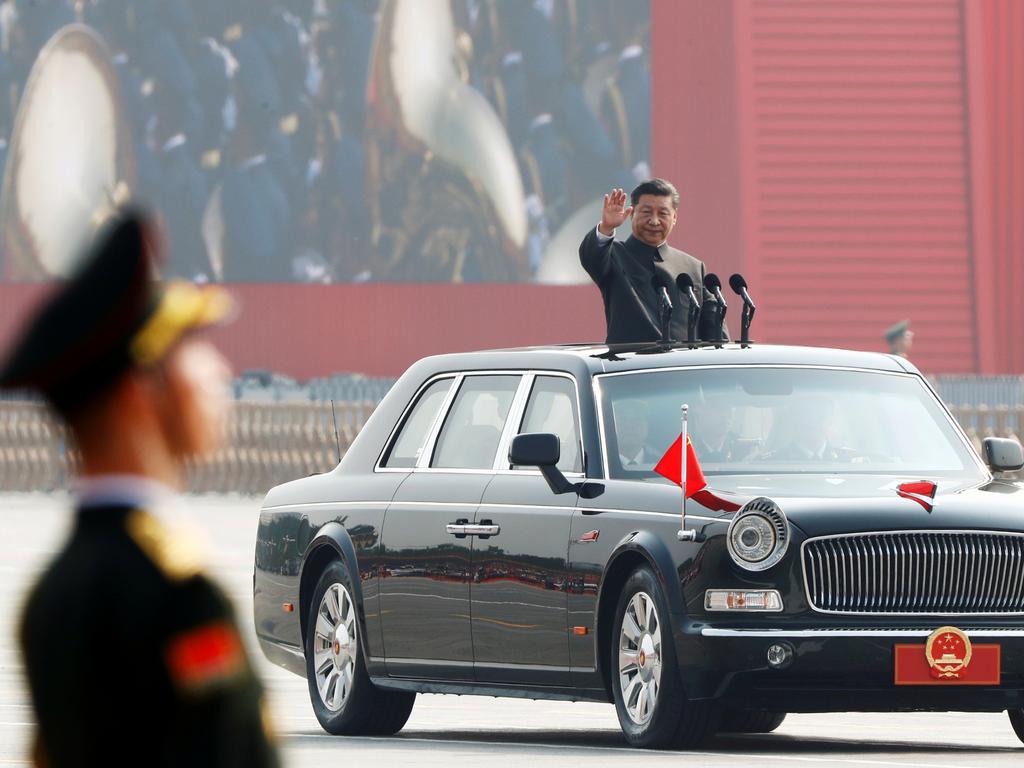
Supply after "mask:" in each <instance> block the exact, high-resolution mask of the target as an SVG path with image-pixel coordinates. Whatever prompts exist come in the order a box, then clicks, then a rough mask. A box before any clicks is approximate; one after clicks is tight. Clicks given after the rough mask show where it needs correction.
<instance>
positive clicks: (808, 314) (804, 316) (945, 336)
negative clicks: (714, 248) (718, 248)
mask: <svg viewBox="0 0 1024 768" xmlns="http://www.w3.org/2000/svg"><path fill="white" fill-rule="evenodd" d="M735 11H736V27H735V31H736V39H735V42H736V56H737V87H738V95H739V99H738V103H739V111H740V115H739V126H740V127H739V133H740V136H739V139H740V141H739V146H740V152H741V168H742V171H741V175H742V179H743V181H742V187H743V195H744V199H743V203H742V205H743V211H744V216H743V221H744V225H745V228H744V235H745V238H744V239H745V254H746V259H745V261H746V267H747V270H748V272H749V273H750V274H749V275H748V279H749V280H750V282H751V284H752V285H753V286H755V287H756V288H757V294H756V296H757V298H758V299H759V303H760V304H761V305H762V306H763V311H761V312H759V313H758V318H757V320H758V326H759V327H758V331H757V334H756V336H757V337H758V338H763V339H769V340H771V341H775V342H787V343H801V344H827V345H837V346H843V347H853V348H863V349H882V348H884V342H883V340H882V338H881V334H882V331H883V329H884V328H885V327H886V326H888V325H890V324H891V323H893V322H895V321H897V320H899V319H901V318H904V317H908V318H910V319H911V320H912V323H913V329H914V331H915V332H916V336H915V340H914V354H913V355H912V357H913V358H914V360H915V361H916V362H917V363H918V364H919V365H921V367H922V368H924V369H926V370H929V371H943V372H958V371H973V370H975V369H976V366H977V361H976V355H975V344H974V343H973V339H974V335H975V321H974V311H973V309H974V304H973V303H974V283H973V276H972V270H971V252H970V250H971V240H970V209H969V202H968V191H969V190H968V153H967V139H966V130H965V117H966V96H965V83H964V67H965V62H964V41H963V32H962V25H963V20H962V18H961V11H962V8H961V2H960V0H806V1H804V0H789V1H788V2H777V1H776V0H736V5H735Z"/></svg>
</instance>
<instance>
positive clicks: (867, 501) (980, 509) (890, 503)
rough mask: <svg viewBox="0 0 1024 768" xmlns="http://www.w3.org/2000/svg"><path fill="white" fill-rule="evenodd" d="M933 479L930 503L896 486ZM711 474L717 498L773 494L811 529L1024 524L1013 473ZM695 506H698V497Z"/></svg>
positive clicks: (1021, 495) (1009, 527) (1021, 527)
mask: <svg viewBox="0 0 1024 768" xmlns="http://www.w3.org/2000/svg"><path fill="white" fill-rule="evenodd" d="M928 479H931V480H934V482H935V483H936V484H937V486H938V489H937V492H936V494H935V498H934V500H932V502H931V504H922V503H919V502H918V501H915V500H914V499H910V498H904V497H901V496H900V495H899V494H898V493H897V488H898V486H899V485H900V484H902V483H905V482H908V481H911V480H928ZM708 482H709V484H710V486H711V487H712V488H713V490H714V492H715V494H716V497H717V498H719V499H723V500H727V501H730V502H735V503H740V504H742V503H745V502H746V501H749V500H750V499H753V498H756V497H758V496H766V497H768V498H770V499H772V500H773V501H775V502H776V503H777V504H778V505H779V506H780V507H782V509H783V511H784V512H785V513H786V516H787V517H788V518H789V520H790V521H791V522H792V523H793V524H794V525H795V526H796V527H798V528H799V529H800V530H802V531H803V532H804V533H805V534H806V535H807V536H808V537H810V536H823V535H827V534H833V533H851V532H856V531H898V530H921V529H937V530H942V529H968V530H997V531H1024V486H1021V485H1020V484H1018V483H1015V482H1011V481H1007V480H991V481H985V482H983V483H978V482H976V481H974V482H970V481H965V480H960V479H953V480H951V479H942V478H927V477H913V478H907V477H894V476H892V475H830V474H821V475H815V474H801V475H758V476H756V477H755V476H730V477H724V476H719V477H709V478H708ZM693 506H694V507H695V508H694V509H693V511H694V512H696V511H697V510H696V507H697V506H698V505H696V504H695V505H693ZM709 511H713V512H714V511H716V510H709ZM718 513H719V514H720V513H721V512H720V511H718Z"/></svg>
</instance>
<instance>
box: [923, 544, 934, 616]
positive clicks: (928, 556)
mask: <svg viewBox="0 0 1024 768" xmlns="http://www.w3.org/2000/svg"><path fill="white" fill-rule="evenodd" d="M920 541H921V610H923V611H927V610H932V595H933V594H934V592H933V590H934V589H935V586H934V583H933V580H932V574H933V572H934V570H935V557H934V556H933V555H932V537H931V536H929V535H928V534H924V535H923V536H921V539H920Z"/></svg>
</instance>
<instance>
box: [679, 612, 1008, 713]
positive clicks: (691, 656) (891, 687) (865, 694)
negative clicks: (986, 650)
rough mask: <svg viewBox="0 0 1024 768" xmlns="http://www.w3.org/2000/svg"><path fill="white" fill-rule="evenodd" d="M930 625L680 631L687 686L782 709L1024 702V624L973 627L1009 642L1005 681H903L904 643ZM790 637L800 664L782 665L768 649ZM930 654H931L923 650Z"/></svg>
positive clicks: (960, 707) (973, 633)
mask: <svg viewBox="0 0 1024 768" xmlns="http://www.w3.org/2000/svg"><path fill="white" fill-rule="evenodd" d="M938 626H941V624H936V625H935V626H932V627H930V628H924V627H913V628H909V627H898V628H877V627H876V628H871V627H865V628H859V627H833V628H737V627H723V626H717V625H709V624H706V623H696V622H690V623H684V624H682V626H677V628H676V650H677V654H678V658H679V661H680V669H681V670H682V677H683V685H684V688H685V690H686V692H687V695H688V696H689V697H690V698H691V699H714V700H717V701H718V702H719V703H721V704H723V705H725V706H737V707H743V708H749V709H767V710H774V711H779V712H848V711H862V712H904V711H938V712H945V711H965V712H966V711H977V712H997V711H1002V710H1005V709H1014V708H1021V707H1024V628H1021V627H1005V628H992V627H971V626H970V625H963V626H961V629H963V630H964V631H965V632H966V633H967V635H968V636H969V637H970V639H971V641H972V642H974V643H986V644H987V643H997V644H998V645H999V646H1000V649H1001V657H1002V658H1001V673H1002V674H1001V683H1000V685H998V686H966V685H942V686H937V685H928V686H903V685H896V684H895V682H894V661H893V658H894V650H893V647H894V646H895V645H896V644H897V643H911V644H920V645H922V646H923V645H924V643H925V641H926V640H927V638H928V636H929V635H930V634H931V633H932V632H933V631H934V630H935V629H936V628H937V627H938ZM779 642H785V643H788V644H789V645H790V646H791V647H792V649H793V658H792V660H791V662H790V663H789V664H788V665H787V666H786V667H784V668H782V669H773V668H771V667H770V666H769V664H768V661H767V651H768V647H769V646H771V645H772V644H774V643H779ZM922 652H923V651H922Z"/></svg>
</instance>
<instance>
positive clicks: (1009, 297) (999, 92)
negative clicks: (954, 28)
mask: <svg viewBox="0 0 1024 768" xmlns="http://www.w3.org/2000/svg"><path fill="white" fill-rule="evenodd" d="M965 17H966V18H965V29H966V37H967V72H968V94H969V97H970V111H971V135H970V138H971V186H972V194H973V202H974V204H973V206H972V214H973V234H974V244H975V245H974V252H975V257H976V258H975V296H976V299H977V305H978V314H979V320H980V332H981V333H980V337H979V348H980V352H981V366H980V370H981V372H982V373H1004V372H1007V373H1020V372H1022V371H1024V301H1022V296H1024V46H1022V41H1024V4H1022V3H1021V2H1019V0H986V2H973V1H968V2H965Z"/></svg>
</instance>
